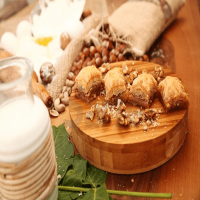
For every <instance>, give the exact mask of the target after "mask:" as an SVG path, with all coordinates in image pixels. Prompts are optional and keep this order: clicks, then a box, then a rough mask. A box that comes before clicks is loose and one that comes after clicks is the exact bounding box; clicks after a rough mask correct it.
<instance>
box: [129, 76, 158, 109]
mask: <svg viewBox="0 0 200 200" xmlns="http://www.w3.org/2000/svg"><path fill="white" fill-rule="evenodd" d="M156 90H157V81H156V80H155V78H154V77H153V76H152V75H151V74H147V73H143V74H140V75H139V76H138V77H137V78H136V79H134V81H133V84H132V86H131V88H130V99H129V102H130V103H131V104H133V105H138V106H142V107H143V108H149V107H150V106H151V104H152V102H153V99H154V96H155V93H156Z"/></svg>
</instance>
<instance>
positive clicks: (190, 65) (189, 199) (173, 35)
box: [0, 0, 200, 200]
mask: <svg viewBox="0 0 200 200" xmlns="http://www.w3.org/2000/svg"><path fill="white" fill-rule="evenodd" d="M123 2H125V1H124V0H117V1H116V0H115V1H114V0H107V3H108V11H109V13H112V12H113V11H114V10H115V9H116V8H118V7H119V5H121V4H122V3H123ZM30 8H31V6H28V7H26V8H25V9H23V10H22V11H21V12H19V13H18V14H17V15H15V16H13V17H12V18H11V19H9V20H12V21H13V20H15V19H17V18H19V17H20V16H25V15H27V14H28V13H29V12H30ZM4 28H5V27H4ZM0 29H1V30H0V35H1V31H3V30H2V26H0ZM162 41H165V42H163V44H162V45H163V48H165V47H166V46H170V51H168V53H169V54H173V55H172V56H170V59H169V60H168V61H166V62H165V63H164V65H166V66H169V67H170V68H171V69H172V70H173V71H174V72H176V74H177V75H178V77H180V78H181V79H182V80H183V82H184V83H185V85H186V86H187V89H188V92H189V97H190V108H189V116H188V135H187V137H186V140H185V143H184V145H183V146H182V147H181V149H180V151H179V152H178V153H177V154H176V155H175V156H174V157H173V158H172V159H171V160H170V161H168V162H167V163H165V164H164V165H162V166H161V167H158V168H156V169H154V170H151V171H149V172H145V173H142V174H135V175H116V174H111V173H108V176H107V181H106V186H107V189H113V190H128V191H139V192H161V193H165V192H166V193H169V192H170V193H174V195H173V198H172V199H173V200H199V199H200V109H199V106H200V103H199V102H200V14H199V9H198V1H197V0H187V2H186V5H185V6H184V7H183V8H182V10H181V11H180V13H179V15H178V17H177V19H176V20H175V21H174V22H173V24H172V25H171V26H170V27H169V28H168V29H167V30H166V31H165V32H164V33H163V35H162ZM167 48H168V47H167ZM51 121H52V125H56V126H58V125H60V124H61V123H63V122H64V123H65V126H66V127H67V126H68V125H70V119H69V115H68V109H66V111H65V112H64V113H62V114H61V115H60V116H59V118H54V119H51ZM71 131H73V130H71V129H69V132H71ZM112 197H113V199H116V200H131V199H134V200H143V199H145V198H137V197H127V196H116V195H114V196H112Z"/></svg>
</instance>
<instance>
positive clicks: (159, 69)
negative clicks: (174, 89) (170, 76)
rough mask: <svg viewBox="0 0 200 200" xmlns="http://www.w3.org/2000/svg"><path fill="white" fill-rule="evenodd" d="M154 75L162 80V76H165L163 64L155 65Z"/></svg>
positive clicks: (158, 79)
mask: <svg viewBox="0 0 200 200" xmlns="http://www.w3.org/2000/svg"><path fill="white" fill-rule="evenodd" d="M153 76H154V78H155V79H156V80H157V81H158V82H159V81H160V80H161V78H163V76H164V70H163V68H162V67H161V66H155V70H154V73H153Z"/></svg>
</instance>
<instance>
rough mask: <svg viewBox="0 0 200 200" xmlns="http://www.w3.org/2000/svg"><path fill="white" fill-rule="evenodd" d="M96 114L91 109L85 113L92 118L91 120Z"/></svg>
mask: <svg viewBox="0 0 200 200" xmlns="http://www.w3.org/2000/svg"><path fill="white" fill-rule="evenodd" d="M94 115H95V114H94V112H93V111H91V110H90V111H89V112H87V113H86V114H85V117H86V118H88V119H90V120H93V119H94Z"/></svg>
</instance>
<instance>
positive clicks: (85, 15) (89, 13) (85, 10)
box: [81, 8, 92, 20]
mask: <svg viewBox="0 0 200 200" xmlns="http://www.w3.org/2000/svg"><path fill="white" fill-rule="evenodd" d="M91 14H92V12H91V10H90V9H89V8H85V9H84V10H83V13H82V15H81V19H82V20H83V19H85V18H86V17H88V16H90V15H91Z"/></svg>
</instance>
